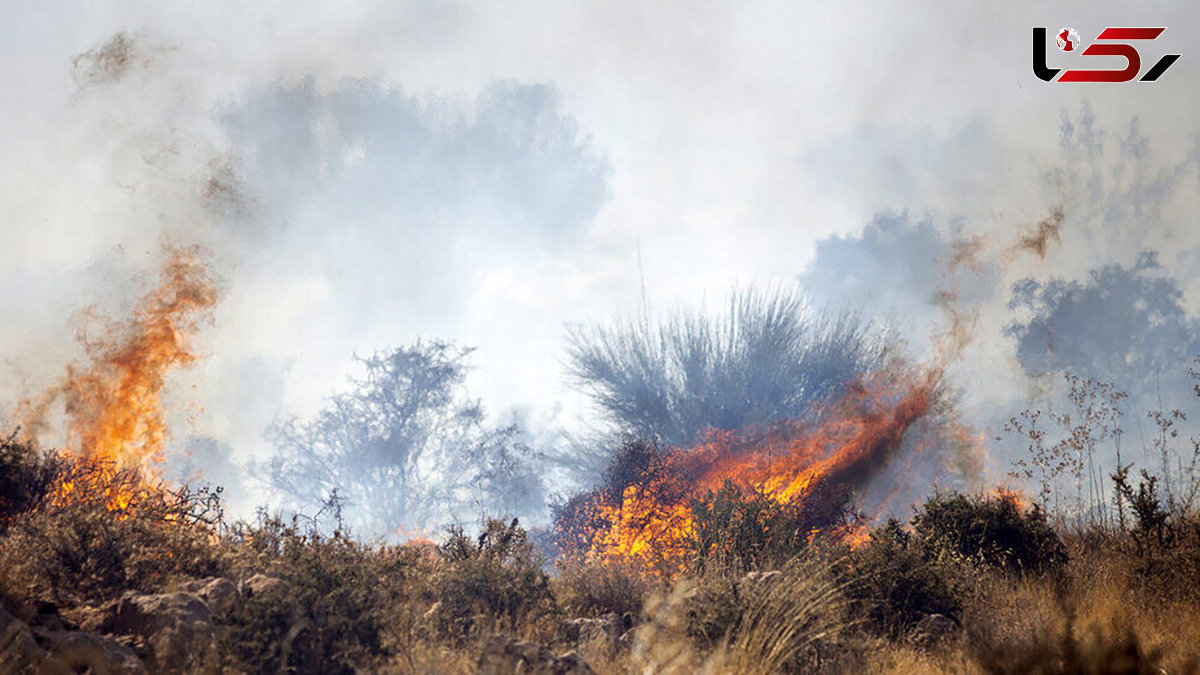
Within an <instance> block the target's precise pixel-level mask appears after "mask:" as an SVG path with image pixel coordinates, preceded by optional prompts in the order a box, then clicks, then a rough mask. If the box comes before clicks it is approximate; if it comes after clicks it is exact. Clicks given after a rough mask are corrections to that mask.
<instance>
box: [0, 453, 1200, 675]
mask: <svg viewBox="0 0 1200 675" xmlns="http://www.w3.org/2000/svg"><path fill="white" fill-rule="evenodd" d="M3 450H4V452H2V453H0V457H6V458H7V459H6V460H5V462H4V467H6V468H5V471H6V472H7V475H6V476H5V480H6V481H7V483H5V484H8V485H22V486H32V487H30V488H22V490H23V491H22V492H21V493H20V494H18V495H17V498H15V499H10V500H9V501H8V502H6V504H8V507H6V508H8V509H9V511H8V512H7V515H6V517H5V521H4V529H3V530H2V531H0V606H3V607H4V608H5V609H6V610H8V611H9V612H10V613H12V614H14V615H17V616H19V617H22V618H24V619H26V620H29V616H30V614H31V612H32V613H33V614H36V612H37V610H36V609H33V608H36V607H37V606H39V603H42V604H44V603H47V602H52V603H56V604H57V605H58V609H59V610H60V611H63V612H69V611H70V610H72V609H76V608H80V607H83V606H86V605H92V606H94V605H96V604H98V603H100V602H103V601H105V600H108V599H112V598H114V597H117V596H119V595H120V594H121V593H123V592H125V591H134V592H160V591H163V590H169V589H172V588H177V587H178V585H179V584H180V583H181V582H183V581H186V580H188V579H194V578H198V577H205V576H228V577H230V578H233V579H245V578H247V577H249V576H251V575H253V574H266V575H269V576H273V577H277V578H279V579H282V580H284V581H286V582H287V584H288V585H289V588H290V592H289V593H288V594H287V595H286V596H282V597H275V598H264V599H262V600H259V601H253V602H250V601H247V602H244V603H243V604H242V605H241V607H240V609H236V610H222V611H223V612H224V613H221V612H218V613H217V614H216V615H215V617H214V622H215V624H216V639H215V642H214V644H213V645H212V649H211V650H206V651H205V652H204V654H205V655H208V656H206V658H210V659H211V661H212V662H206V663H199V664H193V665H195V666H196V668H197V669H199V670H206V671H212V672H219V671H221V670H232V671H236V672H278V671H280V670H281V669H283V670H288V671H292V672H301V673H303V672H314V673H315V672H321V673H328V672H347V673H348V672H383V673H430V672H438V673H474V672H481V671H482V672H516V671H520V672H540V671H539V668H541V669H542V670H545V671H546V672H551V671H553V668H556V667H559V666H561V664H559V665H553V663H552V662H553V660H554V659H555V658H558V657H561V656H562V655H564V654H566V653H568V652H571V651H575V652H577V653H578V654H581V655H582V657H583V658H584V659H586V661H587V663H588V665H589V666H590V668H591V669H592V671H593V672H596V673H600V674H601V675H607V674H614V675H615V674H618V673H634V672H637V673H663V674H671V673H689V674H690V673H709V674H716V673H755V674H756V673H762V674H765V673H842V672H855V673H879V674H883V673H971V674H981V675H983V674H1007V673H1080V674H1095V675H1101V674H1108V673H1114V674H1115V673H1147V674H1150V673H1152V674H1154V675H1160V674H1161V673H1170V674H1172V675H1174V674H1176V673H1195V672H1200V670H1198V669H1197V664H1200V621H1198V620H1197V618H1196V617H1197V614H1198V611H1200V573H1198V572H1197V571H1198V570H1200V529H1197V528H1196V527H1195V524H1194V520H1193V519H1191V518H1190V517H1184V516H1178V515H1177V516H1173V520H1171V521H1170V522H1169V523H1168V525H1169V529H1168V535H1169V536H1166V537H1164V538H1163V539H1162V541H1161V543H1154V545H1153V546H1149V545H1148V544H1147V542H1148V540H1146V539H1145V538H1144V537H1143V538H1142V539H1137V538H1136V537H1134V536H1133V535H1130V534H1124V533H1120V532H1114V531H1103V530H1099V529H1090V530H1077V531H1070V532H1066V533H1065V534H1064V535H1063V540H1064V545H1065V551H1066V553H1067V556H1066V558H1065V560H1066V562H1063V563H1061V564H1055V565H1053V566H1051V567H1048V568H1046V569H1043V570H1041V571H1034V570H1035V569H1036V568H1037V566H1036V565H1022V566H1016V567H1014V566H1011V565H1006V564H998V563H997V562H996V561H997V560H999V561H1001V562H1003V561H1006V560H1008V559H1009V557H1007V556H1006V555H998V556H992V555H991V553H989V554H988V555H976V554H973V553H971V552H970V551H967V552H966V553H964V554H959V553H963V552H962V551H959V549H958V548H955V547H948V546H947V545H946V542H947V541H952V540H947V539H946V537H945V536H943V535H945V534H946V532H945V531H944V530H951V531H953V530H955V528H959V527H960V525H957V524H956V523H959V522H962V523H968V524H969V527H970V528H976V527H977V526H978V521H977V519H976V517H975V516H976V515H981V514H982V516H984V517H985V518H986V517H988V514H994V513H1000V512H999V511H997V510H996V509H994V508H992V506H994V505H991V506H989V505H988V504H987V503H986V500H975V501H970V500H968V501H960V502H953V505H955V508H956V509H959V508H961V509H962V510H961V511H959V510H956V511H954V513H955V514H958V515H955V516H954V517H952V518H944V519H942V520H940V521H939V522H941V523H942V524H940V525H938V526H937V527H938V528H941V529H939V530H938V531H937V533H936V536H933V535H929V536H925V535H923V534H922V531H921V530H920V529H913V528H907V529H906V528H902V527H901V526H900V525H899V524H898V523H894V524H889V525H888V526H886V527H883V528H880V529H878V530H877V531H875V532H874V534H873V535H872V537H871V539H870V542H869V543H867V544H866V545H865V546H864V547H861V548H859V549H857V550H854V551H850V550H848V549H845V548H839V547H836V546H833V547H830V546H806V547H805V549H804V550H803V551H800V552H798V554H797V555H796V557H794V558H793V559H792V560H790V561H788V562H786V563H785V564H782V565H780V566H779V567H777V568H776V569H758V570H747V569H744V568H743V567H741V566H740V564H735V563H730V562H727V561H726V562H722V561H719V560H714V561H710V562H709V563H708V564H705V565H701V566H699V567H698V569H701V570H703V571H702V572H701V573H699V574H698V575H693V576H688V577H684V578H680V579H678V580H676V581H674V582H673V583H664V582H662V581H655V580H652V578H651V577H650V576H648V575H647V574H645V573H644V572H643V571H642V570H640V569H639V568H637V567H636V566H635V565H633V564H630V563H622V562H619V561H607V562H604V563H599V562H587V563H585V562H578V561H576V562H563V563H561V564H560V565H559V566H558V567H557V571H556V573H554V574H548V573H547V572H546V571H545V569H544V567H543V561H542V560H541V559H540V557H539V556H538V555H537V552H536V551H535V550H534V548H533V546H532V544H531V543H530V542H529V541H528V540H527V539H526V537H525V533H524V531H523V530H522V529H521V528H520V527H519V526H518V524H516V523H513V522H499V521H493V522H491V523H488V524H487V526H486V527H485V528H484V529H483V531H482V532H480V533H471V534H468V533H466V532H454V533H452V534H451V536H450V537H449V538H448V539H447V541H446V542H445V543H444V544H443V545H442V546H434V545H432V544H424V545H411V546H385V545H373V544H366V543H362V542H359V541H355V540H353V539H351V538H348V537H344V536H341V535H335V536H322V535H319V534H317V533H315V532H314V531H313V530H312V529H311V528H308V527H307V526H305V525H304V524H303V521H301V520H294V519H280V518H263V519H261V520H260V521H258V522H256V523H253V524H242V525H240V526H237V527H233V528H226V529H218V528H216V527H215V526H214V525H213V524H211V523H209V522H207V521H206V520H205V519H203V518H183V517H180V515H181V514H180V512H179V511H178V509H180V508H184V507H186V506H187V503H186V501H185V502H179V501H175V502H172V501H170V500H161V499H160V500H157V501H149V502H146V503H144V504H143V505H142V506H141V508H138V509H133V510H130V511H129V512H127V513H121V514H114V513H112V512H110V511H108V506H107V505H106V504H105V503H104V501H103V500H102V499H99V500H97V501H90V502H89V501H88V500H86V499H85V500H82V501H77V502H72V503H66V504H62V503H56V502H53V501H52V500H51V501H48V500H45V499H40V498H39V490H42V491H44V490H43V487H44V485H46V484H52V483H53V481H48V479H47V477H46V473H45V472H47V471H51V472H53V471H55V470H57V469H54V468H53V467H54V465H53V463H47V462H43V461H40V460H38V459H36V458H30V457H24V456H23V455H22V453H26V452H31V451H32V450H31V449H29V448H15V447H12V446H9V447H5V448H3ZM55 461H57V460H55ZM14 467H15V468H14ZM47 467H50V468H49V469H48V468H47ZM67 468H68V469H69V470H72V471H74V470H77V469H78V467H74V468H71V467H67ZM21 471H28V472H29V475H28V476H25V477H23V476H21V475H20V472H21ZM97 494H100V495H102V494H103V491H102V490H101V491H98V492H97ZM20 504H24V505H25V506H23V507H20V508H14V507H15V506H16V505H20ZM972 504H976V505H981V506H979V508H978V509H975V510H972V509H974V508H975V507H973V506H972ZM194 506H195V507H196V508H199V509H203V508H206V507H205V506H204V504H202V503H199V502H196V503H195V504H194ZM1001 515H1003V519H1001V520H1002V522H1007V523H1009V524H1015V525H1014V526H1013V527H1007V528H1006V529H1003V530H995V531H1003V532H1005V534H1004V538H1005V539H1006V540H1012V541H1016V542H1017V543H1020V541H1019V540H1020V538H1021V537H1024V536H1026V535H1024V534H1021V533H1022V532H1023V531H1025V530H1022V528H1021V527H1019V525H1020V523H1019V522H1018V521H1015V520H1013V519H1012V514H1011V513H1007V512H1004V513H1001ZM960 516H961V517H960ZM933 522H934V521H932V520H926V521H925V523H926V524H927V526H928V525H929V524H930V523H933ZM1035 524H1036V523H1035ZM962 527H967V525H963V526H962ZM968 531H970V532H975V531H976V529H970V530H968ZM980 531H989V532H990V531H993V530H991V529H988V528H984V530H980ZM1028 532H1030V533H1032V534H1031V535H1030V536H1036V537H1039V538H1044V537H1045V536H1047V535H1046V532H1045V531H1044V530H1042V529H1040V526H1039V527H1034V528H1031V529H1029V530H1028ZM925 534H926V535H928V534H929V533H928V532H926V533H925ZM951 534H952V532H951ZM1013 538H1015V539H1013ZM1155 541H1156V542H1157V539H1156V540H1155ZM992 543H995V542H992ZM955 546H957V545H955ZM989 550H990V549H989ZM1056 550H1057V549H1056ZM956 551H958V552H959V553H955V552H956ZM1056 555H1057V554H1056ZM989 556H990V557H989ZM931 615H933V616H931ZM614 617H615V618H614ZM580 618H584V619H585V620H586V621H591V622H594V623H592V624H589V625H590V626H592V627H595V626H602V627H604V628H603V631H602V632H600V633H596V632H595V631H592V632H590V633H588V637H587V638H586V639H585V638H583V637H579V638H572V637H568V636H567V635H568V633H567V632H566V631H565V630H564V622H565V621H569V620H577V619H580ZM930 619H937V621H935V622H933V623H930ZM629 624H633V627H632V628H629ZM614 626H615V628H614ZM931 626H934V628H936V630H935V629H934V628H931ZM604 631H607V632H604ZM577 634H579V635H581V636H582V635H583V634H582V633H580V632H578V631H577ZM497 635H504V636H509V638H506V639H511V640H525V641H528V642H525V643H522V644H524V645H526V647H523V649H524V648H528V649H530V650H532V651H531V652H530V653H538V654H542V655H543V657H544V658H547V659H550V660H549V661H546V662H544V663H541V664H540V665H539V664H537V663H530V662H526V663H524V664H521V663H518V662H514V661H513V660H511V659H510V660H507V661H505V660H500V661H489V660H488V658H489V652H488V648H487V647H486V645H488V644H494V638H495V637H496V636H497ZM530 645H532V646H530ZM493 651H494V650H493ZM546 655H549V656H546ZM539 658H541V657H539ZM521 669H523V670H521ZM556 672H561V670H560V671H556Z"/></svg>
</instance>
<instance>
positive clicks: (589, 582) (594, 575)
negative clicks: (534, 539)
mask: <svg viewBox="0 0 1200 675" xmlns="http://www.w3.org/2000/svg"><path fill="white" fill-rule="evenodd" d="M550 584H551V590H553V592H554V598H555V600H556V601H557V602H558V605H559V607H560V608H561V609H562V611H563V612H564V613H565V614H566V615H567V616H582V617H598V616H603V615H606V614H610V613H611V614H617V615H625V614H632V615H635V616H636V615H637V614H639V613H640V612H641V610H642V605H643V604H645V602H646V597H647V596H648V595H649V594H650V590H651V581H650V579H649V578H648V577H647V575H646V574H645V572H644V571H643V570H641V569H639V568H638V567H637V566H636V565H634V564H632V563H631V562H629V561H627V560H601V561H592V562H584V561H581V560H578V559H565V560H563V561H561V562H560V563H559V565H558V566H557V569H556V574H555V575H554V578H553V579H551V580H550Z"/></svg>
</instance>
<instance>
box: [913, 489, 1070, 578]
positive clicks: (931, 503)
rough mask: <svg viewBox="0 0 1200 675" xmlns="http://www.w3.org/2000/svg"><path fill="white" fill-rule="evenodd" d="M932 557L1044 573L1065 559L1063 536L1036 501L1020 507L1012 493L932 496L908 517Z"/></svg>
mask: <svg viewBox="0 0 1200 675" xmlns="http://www.w3.org/2000/svg"><path fill="white" fill-rule="evenodd" d="M912 525H913V530H914V531H915V533H916V536H917V537H918V538H919V539H920V540H921V544H922V546H924V547H925V549H926V555H928V556H931V557H933V558H951V559H966V560H971V561H975V562H979V563H982V564H985V565H989V566H993V567H997V568H1001V569H1005V570H1010V571H1018V570H1020V571H1031V572H1046V571H1050V570H1055V569H1059V568H1061V567H1062V566H1063V565H1064V564H1065V563H1066V562H1067V552H1066V547H1065V546H1064V545H1063V542H1062V539H1060V538H1059V536H1058V534H1057V533H1056V532H1055V531H1054V528H1052V527H1051V526H1050V523H1049V522H1047V520H1046V514H1045V513H1044V512H1043V511H1042V510H1041V509H1040V508H1039V507H1038V506H1037V505H1036V504H1035V505H1033V506H1032V507H1030V508H1029V509H1028V510H1027V511H1025V510H1022V508H1021V505H1020V504H1019V503H1018V501H1017V498H1016V496H1015V495H1013V494H1011V493H1007V492H1000V493H997V494H991V495H965V494H949V495H942V494H938V495H934V496H933V497H931V498H929V500H928V501H926V502H925V505H924V506H923V507H922V509H921V511H920V512H918V513H917V514H916V515H915V516H913V519H912Z"/></svg>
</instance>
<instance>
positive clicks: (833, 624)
mask: <svg viewBox="0 0 1200 675" xmlns="http://www.w3.org/2000/svg"><path fill="white" fill-rule="evenodd" d="M845 609H846V602H845V598H844V597H843V596H842V594H841V592H840V588H839V585H838V584H837V582H836V580H835V579H834V578H833V577H832V576H831V575H830V574H829V569H828V567H827V566H826V565H824V564H823V563H822V562H821V561H817V560H809V561H801V560H794V561H792V562H790V563H788V564H787V565H785V566H784V567H783V568H782V569H780V570H776V571H770V572H752V573H750V574H744V575H743V574H740V573H738V572H736V571H733V570H730V569H720V568H717V567H716V566H714V567H712V568H710V569H708V570H706V571H705V572H704V574H702V575H700V576H699V577H695V578H683V579H680V580H679V581H677V582H675V584H674V585H673V587H672V588H670V589H665V590H664V592H663V593H660V594H656V595H655V596H653V597H652V598H651V600H650V601H649V602H648V603H647V605H646V610H647V621H646V623H645V624H643V625H642V626H641V627H640V628H638V633H637V645H638V646H637V647H635V649H634V652H633V665H634V666H636V667H637V670H638V671H639V672H730V673H778V672H786V673H801V672H814V671H815V670H816V668H817V666H819V665H820V664H821V663H822V661H823V659H824V658H825V657H826V656H827V654H828V653H829V652H830V651H831V647H832V646H833V645H834V644H835V643H836V642H837V640H838V639H839V636H840V634H841V633H842V631H843V630H844V629H845V628H846V627H847V625H848V623H847V620H846V615H845ZM689 643H690V647H689V646H687V645H689ZM667 664H670V665H669V666H668V665H667Z"/></svg>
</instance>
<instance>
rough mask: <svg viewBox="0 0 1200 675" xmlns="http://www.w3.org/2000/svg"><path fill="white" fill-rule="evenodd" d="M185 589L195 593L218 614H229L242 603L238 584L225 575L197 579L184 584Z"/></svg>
mask: <svg viewBox="0 0 1200 675" xmlns="http://www.w3.org/2000/svg"><path fill="white" fill-rule="evenodd" d="M183 590H184V591H186V592H188V593H195V594H196V596H197V597H199V598H200V599H201V600H203V601H204V604H206V605H208V608H209V609H210V610H212V611H213V612H214V613H216V614H227V613H229V612H232V611H233V610H235V609H237V608H238V606H239V605H241V602H242V597H241V595H240V594H239V593H238V587H237V584H235V583H233V581H231V580H229V579H226V578H224V577H209V578H207V579H196V580H194V581H189V582H187V583H186V584H184V585H183Z"/></svg>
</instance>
